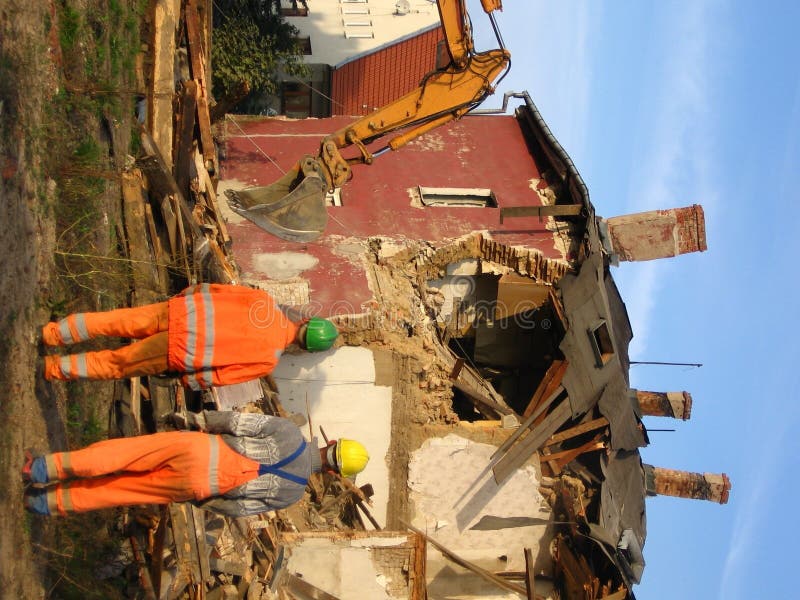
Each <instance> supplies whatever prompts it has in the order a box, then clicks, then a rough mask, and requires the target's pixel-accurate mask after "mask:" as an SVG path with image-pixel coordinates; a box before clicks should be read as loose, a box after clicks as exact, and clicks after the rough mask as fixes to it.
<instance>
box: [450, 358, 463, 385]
mask: <svg viewBox="0 0 800 600" xmlns="http://www.w3.org/2000/svg"><path fill="white" fill-rule="evenodd" d="M463 368H464V359H463V358H457V359H456V364H454V365H453V370H452V371H450V380H456V379H458V375H459V373H461V369H463Z"/></svg>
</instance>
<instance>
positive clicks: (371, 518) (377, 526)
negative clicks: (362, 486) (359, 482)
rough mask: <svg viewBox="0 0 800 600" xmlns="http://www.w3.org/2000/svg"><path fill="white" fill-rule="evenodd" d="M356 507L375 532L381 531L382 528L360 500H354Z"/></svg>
mask: <svg viewBox="0 0 800 600" xmlns="http://www.w3.org/2000/svg"><path fill="white" fill-rule="evenodd" d="M356 506H357V507H358V508H359V509H360V510H361V512H363V513H364V516H365V517H367V519H369V522H370V523H372V526H373V527H374V528H375V529H376V531H381V529H382V528H381V526H380V524H379V523H378V521H376V520H375V517H373V516H372V513H371V512H369V509H368V508H367V507H366V506H364V503H363V502H362V501H361V500H356ZM365 529H366V528H365Z"/></svg>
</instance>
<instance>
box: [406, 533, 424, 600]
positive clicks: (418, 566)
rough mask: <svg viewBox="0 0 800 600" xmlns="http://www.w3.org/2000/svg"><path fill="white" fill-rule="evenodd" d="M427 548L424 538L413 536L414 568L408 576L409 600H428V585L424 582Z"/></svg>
mask: <svg viewBox="0 0 800 600" xmlns="http://www.w3.org/2000/svg"><path fill="white" fill-rule="evenodd" d="M427 547H428V545H427V544H426V543H425V538H424V536H421V535H417V534H414V550H413V552H414V561H413V565H414V567H413V569H412V571H411V573H409V575H408V578H409V587H410V588H411V600H428V584H427V581H426V580H425V577H426V575H425V563H426V562H427V552H426V550H427Z"/></svg>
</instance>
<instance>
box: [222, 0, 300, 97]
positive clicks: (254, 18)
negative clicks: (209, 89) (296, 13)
mask: <svg viewBox="0 0 800 600" xmlns="http://www.w3.org/2000/svg"><path fill="white" fill-rule="evenodd" d="M214 9H215V10H214V45H213V47H212V64H213V65H214V81H213V92H214V95H215V96H216V97H217V98H218V99H221V98H224V97H226V96H228V95H230V94H232V93H234V92H235V91H236V90H237V89H238V88H239V87H240V85H241V83H243V82H244V83H247V84H248V86H249V88H250V90H251V92H255V93H268V94H274V93H276V92H277V91H278V79H277V75H278V73H279V71H282V72H284V73H287V74H290V75H299V76H303V75H306V74H307V73H308V67H307V66H306V65H305V64H304V63H303V61H302V50H301V48H300V46H299V44H298V41H297V33H298V31H297V28H295V27H294V26H292V25H289V24H288V23H286V21H284V20H283V17H281V15H280V14H278V13H277V12H276V10H275V3H274V2H272V1H270V0H219V2H215V3H214Z"/></svg>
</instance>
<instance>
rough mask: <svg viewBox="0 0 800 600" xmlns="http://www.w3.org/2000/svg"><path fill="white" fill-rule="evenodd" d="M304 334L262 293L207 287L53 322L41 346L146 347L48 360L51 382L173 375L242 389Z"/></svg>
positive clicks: (193, 383)
mask: <svg viewBox="0 0 800 600" xmlns="http://www.w3.org/2000/svg"><path fill="white" fill-rule="evenodd" d="M298 329H299V324H297V323H294V322H292V321H291V320H289V318H288V317H286V315H284V314H283V312H282V311H281V310H280V309H279V308H278V307H277V306H276V305H275V301H274V300H273V299H272V297H271V296H270V295H269V294H267V293H266V292H264V291H262V290H255V289H251V288H248V287H244V286H235V285H223V284H201V285H196V286H192V287H189V288H187V289H186V290H184V291H183V292H181V294H179V295H178V296H175V297H174V298H171V299H170V300H169V301H168V302H162V303H160V304H151V305H147V306H142V307H136V308H123V309H118V310H112V311H108V312H101V313H77V314H73V315H69V316H68V317H66V318H64V319H61V321H58V322H57V323H48V324H47V325H45V327H44V329H43V330H42V341H43V342H44V343H45V344H47V345H50V346H60V345H63V344H71V343H75V342H81V341H85V340H88V339H92V338H94V337H98V336H119V337H128V338H135V339H139V340H140V341H137V342H135V343H133V344H130V345H129V346H125V347H123V348H119V349H117V350H102V351H99V352H84V353H80V354H71V355H66V356H60V357H59V356H47V357H45V377H46V378H47V379H77V378H79V377H83V378H88V379H122V378H125V377H134V376H137V375H155V374H157V373H162V372H165V371H173V372H176V373H182V374H183V377H182V381H183V383H184V385H187V386H189V387H191V388H192V389H206V388H208V387H210V386H212V385H229V384H232V383H240V382H242V381H249V380H251V379H256V378H258V377H263V376H264V375H268V374H269V373H271V372H272V370H273V369H274V368H275V366H276V365H277V363H278V359H279V358H280V356H281V353H282V352H283V350H284V349H285V348H286V347H287V346H288V345H289V344H291V343H292V342H293V341H294V339H295V338H296V336H297V331H298Z"/></svg>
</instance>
